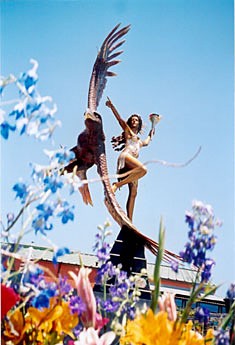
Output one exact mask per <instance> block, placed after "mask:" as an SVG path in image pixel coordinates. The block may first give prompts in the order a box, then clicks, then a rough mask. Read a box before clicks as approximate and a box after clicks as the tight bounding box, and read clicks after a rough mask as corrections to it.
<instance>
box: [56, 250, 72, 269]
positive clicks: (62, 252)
mask: <svg viewBox="0 0 235 345" xmlns="http://www.w3.org/2000/svg"><path fill="white" fill-rule="evenodd" d="M65 254H70V250H69V249H68V248H66V247H61V248H58V249H57V250H56V251H55V252H54V255H53V259H52V261H53V264H54V265H56V264H57V263H58V258H59V257H60V256H64V255H65Z"/></svg>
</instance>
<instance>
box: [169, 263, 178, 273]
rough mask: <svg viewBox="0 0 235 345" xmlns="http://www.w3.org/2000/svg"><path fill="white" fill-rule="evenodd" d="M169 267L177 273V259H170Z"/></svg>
mask: <svg viewBox="0 0 235 345" xmlns="http://www.w3.org/2000/svg"><path fill="white" fill-rule="evenodd" d="M171 269H172V270H173V271H174V272H175V273H178V271H179V263H178V262H177V261H174V260H173V261H171Z"/></svg>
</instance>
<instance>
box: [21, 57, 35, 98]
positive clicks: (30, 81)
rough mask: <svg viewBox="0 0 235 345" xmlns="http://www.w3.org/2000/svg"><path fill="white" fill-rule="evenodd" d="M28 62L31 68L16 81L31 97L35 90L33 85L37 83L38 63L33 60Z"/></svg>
mask: <svg viewBox="0 0 235 345" xmlns="http://www.w3.org/2000/svg"><path fill="white" fill-rule="evenodd" d="M30 62H31V63H32V64H33V67H32V68H31V69H30V70H29V71H28V72H24V73H22V74H21V76H20V78H19V79H18V82H19V83H21V84H22V85H23V86H24V87H25V89H26V90H27V92H28V93H29V94H30V95H32V94H33V92H34V89H35V85H36V83H37V81H38V75H37V69H38V62H37V61H36V60H33V59H31V60H30Z"/></svg>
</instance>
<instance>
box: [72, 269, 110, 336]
mask: <svg viewBox="0 0 235 345" xmlns="http://www.w3.org/2000/svg"><path fill="white" fill-rule="evenodd" d="M90 273H91V269H89V268H86V267H81V268H80V270H79V272H78V275H77V276H76V274H75V273H74V272H71V271H70V272H69V274H70V275H71V277H72V278H73V279H74V281H75V284H76V288H77V293H78V296H79V297H80V298H81V299H82V301H83V303H84V304H85V305H86V310H85V311H84V312H83V313H82V315H81V316H80V319H81V321H82V323H83V325H84V327H86V328H88V327H94V328H95V329H98V330H100V329H101V328H102V327H103V326H104V325H106V324H107V323H108V321H109V319H106V318H102V316H101V315H100V314H98V313H97V312H96V299H95V295H94V292H93V289H92V286H91V283H90V280H89V274H90Z"/></svg>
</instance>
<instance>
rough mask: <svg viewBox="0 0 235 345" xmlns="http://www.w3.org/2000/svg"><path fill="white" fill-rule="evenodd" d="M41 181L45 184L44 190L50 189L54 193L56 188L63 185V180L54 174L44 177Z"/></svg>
mask: <svg viewBox="0 0 235 345" xmlns="http://www.w3.org/2000/svg"><path fill="white" fill-rule="evenodd" d="M43 182H44V184H45V188H44V191H45V192H47V191H48V190H51V191H52V193H56V191H57V189H59V188H62V187H63V182H62V181H61V179H60V177H59V176H56V175H53V176H47V177H45V178H44V180H43Z"/></svg>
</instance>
